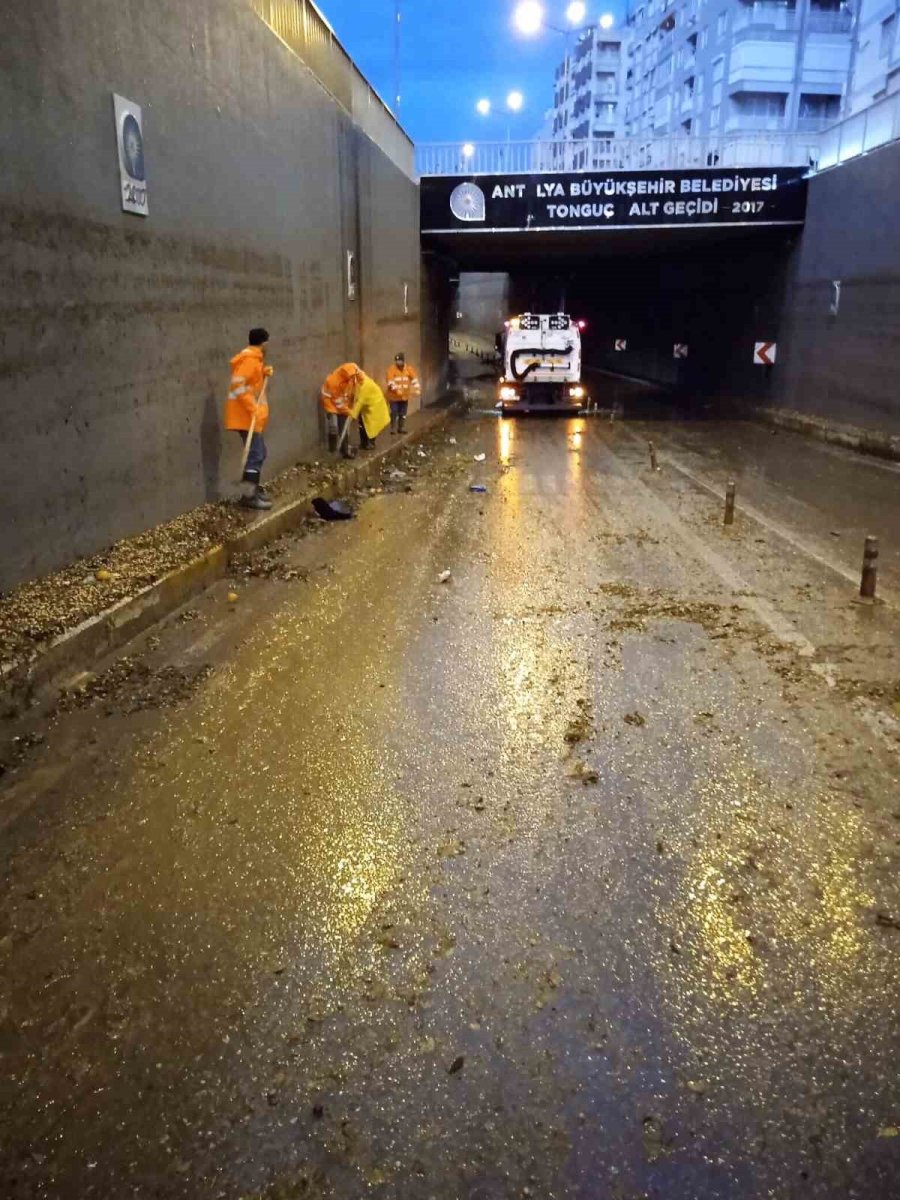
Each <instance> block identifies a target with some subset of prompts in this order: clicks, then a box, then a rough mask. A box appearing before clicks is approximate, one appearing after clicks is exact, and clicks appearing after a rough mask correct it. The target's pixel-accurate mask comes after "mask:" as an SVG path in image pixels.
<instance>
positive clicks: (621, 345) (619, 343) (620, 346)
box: [616, 338, 628, 350]
mask: <svg viewBox="0 0 900 1200" xmlns="http://www.w3.org/2000/svg"><path fill="white" fill-rule="evenodd" d="M616 349H617V350H627V349H628V341H627V339H626V338H616Z"/></svg>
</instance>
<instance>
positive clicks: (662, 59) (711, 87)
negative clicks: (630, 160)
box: [624, 0, 852, 137]
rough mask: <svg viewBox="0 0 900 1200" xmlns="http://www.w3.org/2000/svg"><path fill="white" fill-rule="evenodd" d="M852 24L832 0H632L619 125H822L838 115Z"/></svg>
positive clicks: (716, 129)
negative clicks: (635, 0)
mask: <svg viewBox="0 0 900 1200" xmlns="http://www.w3.org/2000/svg"><path fill="white" fill-rule="evenodd" d="M851 26H852V16H851V12H850V10H849V8H848V7H847V6H846V4H844V3H842V2H841V0H785V2H784V3H773V2H771V0H758V2H756V3H754V2H752V0H749V2H748V0H643V2H642V0H638V4H637V7H636V8H635V9H634V10H633V12H632V13H631V14H630V16H629V31H630V34H631V37H630V42H629V47H628V56H627V57H628V66H627V68H626V72H625V84H624V109H625V122H624V133H625V135H626V136H630V137H662V136H667V135H672V134H700V135H706V134H728V133H744V132H776V131H778V132H788V131H798V132H814V131H817V130H819V129H822V128H824V127H825V126H827V125H828V124H830V123H832V122H833V121H835V120H837V119H838V117H839V116H840V115H841V111H842V106H843V102H844V96H845V93H846V88H847V78H848V71H849V67H850V58H851Z"/></svg>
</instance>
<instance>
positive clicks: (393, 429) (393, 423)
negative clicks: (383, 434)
mask: <svg viewBox="0 0 900 1200" xmlns="http://www.w3.org/2000/svg"><path fill="white" fill-rule="evenodd" d="M391 433H392V434H393V436H394V437H396V436H397V422H396V421H391Z"/></svg>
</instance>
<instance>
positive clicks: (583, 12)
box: [513, 0, 615, 37]
mask: <svg viewBox="0 0 900 1200" xmlns="http://www.w3.org/2000/svg"><path fill="white" fill-rule="evenodd" d="M586 17H587V5H586V4H585V3H584V0H571V3H570V4H569V6H568V8H567V9H566V20H567V21H568V23H569V28H568V29H561V28H560V27H559V26H558V25H551V24H549V23H548V22H547V21H545V20H544V6H543V5H542V4H539V3H538V0H521V2H520V3H519V4H517V5H516V7H515V9H514V10H513V24H514V25H515V27H516V29H518V31H519V33H524V34H525V35H526V37H534V35H535V34H538V33H541V32H542V30H544V29H552V30H553V32H554V33H562V34H564V35H568V34H570V33H583V32H584V31H585V30H586V29H589V28H590V25H585V24H584V21H585V18H586ZM598 24H599V25H600V28H601V29H612V27H613V25H614V24H615V18H614V17H613V15H612V13H604V14H603V16H602V17H601V18H600V20H599V22H598Z"/></svg>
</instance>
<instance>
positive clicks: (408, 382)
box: [387, 363, 422, 400]
mask: <svg viewBox="0 0 900 1200" xmlns="http://www.w3.org/2000/svg"><path fill="white" fill-rule="evenodd" d="M387 389H388V399H389V400H409V398H410V396H418V394H419V392H420V391H421V390H422V389H421V387H420V386H419V376H418V375H417V374H416V368H415V367H412V366H410V364H409V363H407V364H406V366H404V367H402V368H401V367H398V366H397V364H396V363H391V365H390V366H389V367H388V373H387Z"/></svg>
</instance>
